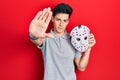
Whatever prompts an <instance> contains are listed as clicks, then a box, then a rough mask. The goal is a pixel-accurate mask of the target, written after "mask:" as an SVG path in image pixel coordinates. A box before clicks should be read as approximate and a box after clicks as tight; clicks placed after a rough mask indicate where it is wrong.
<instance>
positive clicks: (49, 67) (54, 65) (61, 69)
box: [38, 30, 82, 80]
mask: <svg viewBox="0 0 120 80" xmlns="http://www.w3.org/2000/svg"><path fill="white" fill-rule="evenodd" d="M51 34H53V35H54V38H46V39H45V41H44V43H43V46H42V47H39V46H38V48H40V49H41V50H42V53H43V59H44V69H45V71H44V80H76V75H75V71H74V58H75V57H81V56H82V54H81V53H80V52H78V51H77V50H76V49H75V48H74V47H73V46H72V45H71V43H70V36H69V35H68V34H67V33H66V32H65V34H64V35H63V36H61V37H59V36H57V35H56V34H55V33H54V32H53V31H52V30H51Z"/></svg>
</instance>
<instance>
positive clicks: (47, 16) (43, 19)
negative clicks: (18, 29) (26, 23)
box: [29, 8, 54, 38]
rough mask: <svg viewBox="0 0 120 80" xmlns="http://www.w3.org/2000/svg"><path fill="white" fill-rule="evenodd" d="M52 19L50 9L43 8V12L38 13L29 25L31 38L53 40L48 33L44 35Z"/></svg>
mask: <svg viewBox="0 0 120 80" xmlns="http://www.w3.org/2000/svg"><path fill="white" fill-rule="evenodd" d="M51 17H52V11H51V8H45V9H43V11H39V12H38V13H37V15H36V16H35V18H34V19H33V20H32V21H31V23H30V28H29V32H30V35H31V36H32V37H36V38H45V37H49V38H53V37H54V36H53V35H52V34H50V33H46V30H47V27H48V25H49V23H50V20H51Z"/></svg>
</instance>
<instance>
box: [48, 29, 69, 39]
mask: <svg viewBox="0 0 120 80" xmlns="http://www.w3.org/2000/svg"><path fill="white" fill-rule="evenodd" d="M50 33H51V34H53V36H54V38H55V39H57V38H63V39H68V38H69V34H68V33H67V32H66V31H65V33H64V35H63V36H58V35H56V34H55V33H54V31H53V29H52V30H51V31H50Z"/></svg>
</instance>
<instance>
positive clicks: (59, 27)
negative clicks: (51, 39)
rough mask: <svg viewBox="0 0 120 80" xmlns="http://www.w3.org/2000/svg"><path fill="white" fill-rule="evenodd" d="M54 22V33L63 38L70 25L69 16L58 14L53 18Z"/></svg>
mask: <svg viewBox="0 0 120 80" xmlns="http://www.w3.org/2000/svg"><path fill="white" fill-rule="evenodd" d="M52 22H53V23H54V32H55V33H56V34H58V35H61V36H62V35H63V34H64V31H65V29H66V26H67V24H68V23H69V14H65V13H58V14H56V15H55V16H54V17H52Z"/></svg>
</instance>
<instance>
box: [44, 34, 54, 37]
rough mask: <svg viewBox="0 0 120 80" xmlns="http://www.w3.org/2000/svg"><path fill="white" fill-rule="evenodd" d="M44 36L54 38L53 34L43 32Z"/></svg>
mask: <svg viewBox="0 0 120 80" xmlns="http://www.w3.org/2000/svg"><path fill="white" fill-rule="evenodd" d="M45 37H48V38H54V36H53V35H52V34H51V33H45Z"/></svg>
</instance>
